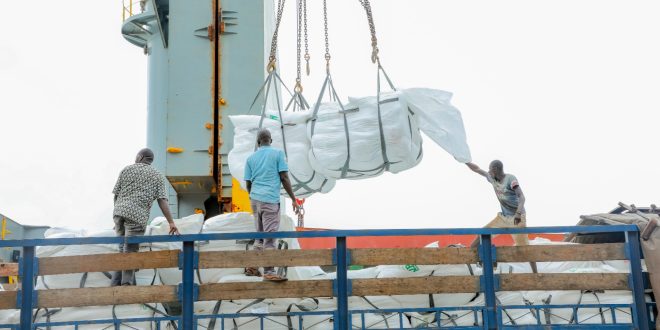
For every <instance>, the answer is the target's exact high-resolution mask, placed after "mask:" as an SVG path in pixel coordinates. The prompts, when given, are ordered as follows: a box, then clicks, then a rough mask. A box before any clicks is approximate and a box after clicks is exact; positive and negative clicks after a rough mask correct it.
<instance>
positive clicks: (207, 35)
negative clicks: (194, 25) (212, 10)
mask: <svg viewBox="0 0 660 330" xmlns="http://www.w3.org/2000/svg"><path fill="white" fill-rule="evenodd" d="M214 33H215V28H214V27H213V25H209V26H205V27H203V28H199V29H197V30H195V32H193V34H194V35H195V37H200V38H204V39H209V41H213V34H214Z"/></svg>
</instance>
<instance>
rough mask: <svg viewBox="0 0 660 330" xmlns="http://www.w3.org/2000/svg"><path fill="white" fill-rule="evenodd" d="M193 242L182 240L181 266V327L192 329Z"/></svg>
mask: <svg viewBox="0 0 660 330" xmlns="http://www.w3.org/2000/svg"><path fill="white" fill-rule="evenodd" d="M194 266H195V242H194V241H184V242H183V267H182V273H183V274H182V281H183V283H182V285H181V286H180V290H181V293H180V294H179V295H180V296H181V321H182V324H181V329H183V330H194V329H195V328H194V324H193V319H194V313H195V270H194Z"/></svg>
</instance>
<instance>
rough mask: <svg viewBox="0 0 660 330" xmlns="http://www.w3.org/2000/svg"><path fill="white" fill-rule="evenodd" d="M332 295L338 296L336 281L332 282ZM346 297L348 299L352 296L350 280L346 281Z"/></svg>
mask: <svg viewBox="0 0 660 330" xmlns="http://www.w3.org/2000/svg"><path fill="white" fill-rule="evenodd" d="M332 294H333V295H334V296H335V297H337V296H339V286H338V285H337V279H334V280H333V281H332ZM346 295H348V296H349V297H350V296H352V295H353V280H352V279H350V278H347V279H346Z"/></svg>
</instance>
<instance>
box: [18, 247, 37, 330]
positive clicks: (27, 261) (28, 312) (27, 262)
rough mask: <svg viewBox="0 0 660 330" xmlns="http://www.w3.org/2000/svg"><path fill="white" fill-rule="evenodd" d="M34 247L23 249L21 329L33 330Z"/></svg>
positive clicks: (21, 265)
mask: <svg viewBox="0 0 660 330" xmlns="http://www.w3.org/2000/svg"><path fill="white" fill-rule="evenodd" d="M34 265H35V258H34V246H24V247H23V257H22V258H21V264H20V265H19V267H21V282H22V285H21V292H20V299H21V329H22V330H32V307H34V301H33V299H32V298H33V297H34V275H35V271H34Z"/></svg>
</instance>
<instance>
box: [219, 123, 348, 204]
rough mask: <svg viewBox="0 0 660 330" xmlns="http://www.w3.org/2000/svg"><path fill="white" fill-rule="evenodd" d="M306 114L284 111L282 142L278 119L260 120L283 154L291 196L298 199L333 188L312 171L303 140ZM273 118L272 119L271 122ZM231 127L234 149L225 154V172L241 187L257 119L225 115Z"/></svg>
mask: <svg viewBox="0 0 660 330" xmlns="http://www.w3.org/2000/svg"><path fill="white" fill-rule="evenodd" d="M308 113H309V112H308V111H298V112H285V113H283V114H282V115H283V117H284V118H283V119H282V122H283V123H284V128H283V130H284V139H285V140H286V150H285V148H284V142H283V141H284V140H283V135H282V128H280V126H281V125H280V120H279V119H278V117H276V116H275V115H270V116H268V117H267V118H264V121H263V124H262V127H263V128H267V129H268V130H269V131H270V133H271V137H272V139H273V143H272V146H273V147H274V148H277V149H280V150H283V151H286V157H287V164H288V166H289V178H290V180H291V185H292V188H293V193H294V194H295V195H296V197H298V198H306V197H309V196H311V195H312V194H313V193H315V192H321V193H326V192H328V191H330V190H332V188H333V187H334V185H335V180H332V179H328V178H327V177H325V176H323V175H322V174H321V173H318V172H316V171H315V170H314V169H313V168H312V166H311V165H310V162H309V160H308V158H307V154H308V153H309V149H310V144H309V140H308V139H307V128H306V127H307V126H306V121H307V118H308V117H309V114H308ZM273 118H274V119H273ZM229 119H230V120H231V122H232V123H233V124H234V127H235V129H234V147H233V148H232V150H231V151H230V152H229V155H228V160H229V172H231V174H232V176H233V177H234V178H236V179H237V180H238V182H240V184H241V187H242V188H243V189H246V188H245V178H244V174H245V163H246V161H247V159H248V157H250V155H252V154H253V153H254V151H255V145H256V142H257V132H258V131H259V121H260V120H261V116H249V115H240V116H229ZM280 194H281V195H282V196H287V194H286V191H284V189H281V191H280Z"/></svg>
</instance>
